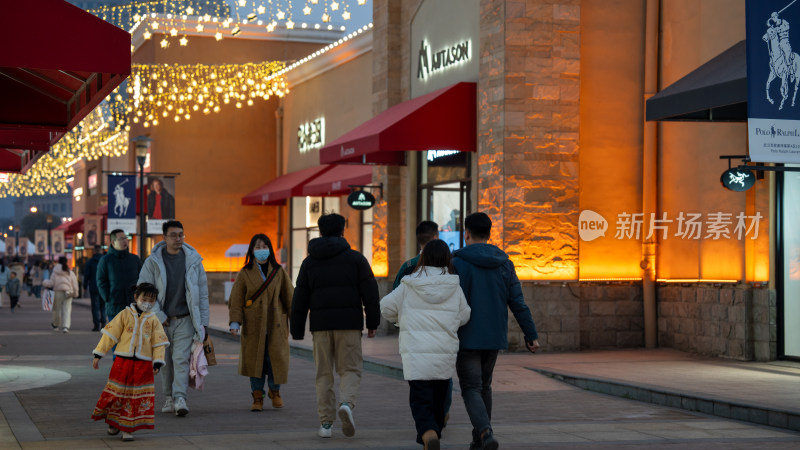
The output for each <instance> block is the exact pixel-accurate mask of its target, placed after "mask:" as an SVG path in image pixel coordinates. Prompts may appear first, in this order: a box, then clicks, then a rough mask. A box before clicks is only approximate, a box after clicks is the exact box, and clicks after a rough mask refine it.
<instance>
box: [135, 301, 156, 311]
mask: <svg viewBox="0 0 800 450" xmlns="http://www.w3.org/2000/svg"><path fill="white" fill-rule="evenodd" d="M136 306H138V307H139V309H141V310H142V312H147V311H150V310H151V309H153V304H152V303H150V302H136Z"/></svg>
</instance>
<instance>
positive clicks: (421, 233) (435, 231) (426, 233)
mask: <svg viewBox="0 0 800 450" xmlns="http://www.w3.org/2000/svg"><path fill="white" fill-rule="evenodd" d="M416 235H417V250H418V251H419V252H420V253H422V248H423V247H425V244H427V243H428V242H430V241H431V240H433V239H439V225H437V224H436V222H431V221H430V220H423V221H422V222H420V223H419V225H417V229H416ZM420 253H418V254H417V255H416V256H414V257H413V258H411V259H409V260H408V261H406V262H404V263H403V265H402V266H400V270H398V271H397V276H395V277H394V283H392V289H397V287H398V286H400V280H402V279H403V277H404V276H406V275H411V274H412V273H414V271H415V270H417V262H419V255H420Z"/></svg>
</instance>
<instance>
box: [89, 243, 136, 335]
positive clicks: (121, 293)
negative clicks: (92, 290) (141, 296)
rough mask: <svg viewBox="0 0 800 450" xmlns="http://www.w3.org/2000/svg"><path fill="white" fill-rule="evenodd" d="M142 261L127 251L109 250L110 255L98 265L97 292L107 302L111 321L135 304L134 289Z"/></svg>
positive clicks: (104, 257)
mask: <svg viewBox="0 0 800 450" xmlns="http://www.w3.org/2000/svg"><path fill="white" fill-rule="evenodd" d="M140 270H142V261H141V260H140V259H139V257H138V256H136V255H133V254H131V253H130V252H128V251H127V250H125V251H121V252H120V251H117V250H116V249H114V247H109V248H108V254H106V255H105V256H103V257H102V258H101V259H100V262H99V263H98V264H97V290H99V291H100V297H101V298H102V299H103V301H104V302H106V315H108V317H109V319H110V318H112V317H115V316H116V315H117V314H119V312H120V311H122V310H123V309H125V308H126V307H127V306H128V305H130V304H131V303H133V301H134V300H133V290H132V289H131V288H132V287H135V286H136V281H137V280H138V279H139V271H140Z"/></svg>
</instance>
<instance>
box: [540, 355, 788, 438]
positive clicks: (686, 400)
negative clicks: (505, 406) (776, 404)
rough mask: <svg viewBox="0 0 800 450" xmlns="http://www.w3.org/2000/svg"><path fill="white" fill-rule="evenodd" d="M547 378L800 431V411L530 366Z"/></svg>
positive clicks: (608, 392)
mask: <svg viewBox="0 0 800 450" xmlns="http://www.w3.org/2000/svg"><path fill="white" fill-rule="evenodd" d="M526 369H528V370H532V371H534V372H537V373H539V374H542V375H544V376H546V377H550V378H553V379H555V380H558V381H561V382H564V383H567V384H571V385H573V386H575V387H579V388H581V389H585V390H587V391H592V392H598V393H601V394H607V395H613V396H615V397H622V398H625V399H629V400H637V401H640V402H646V403H652V404H655V405H660V406H667V407H670V408H678V409H684V410H687V411H693V412H699V413H703V414H708V415H712V416H718V417H722V418H725V419H733V420H741V421H744V422H751V423H755V424H758V425H767V426H771V427H777V428H786V429H789V430H793V431H800V413H798V412H797V411H787V410H781V409H777V408H769V407H764V406H754V405H745V404H742V403H736V402H731V401H728V400H723V399H719V398H713V397H703V396H700V395H693V394H689V393H686V392H678V391H670V390H666V389H663V388H654V387H650V386H645V385H637V384H635V383H620V382H618V381H611V380H605V379H602V378H590V377H584V376H578V375H571V374H566V373H559V372H552V371H549V370H544V369H536V368H532V367H526Z"/></svg>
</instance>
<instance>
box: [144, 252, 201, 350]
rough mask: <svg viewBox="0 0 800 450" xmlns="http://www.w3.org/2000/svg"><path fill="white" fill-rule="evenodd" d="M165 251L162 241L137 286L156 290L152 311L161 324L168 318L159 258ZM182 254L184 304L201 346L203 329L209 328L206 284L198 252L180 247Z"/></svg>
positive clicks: (165, 273) (162, 272)
mask: <svg viewBox="0 0 800 450" xmlns="http://www.w3.org/2000/svg"><path fill="white" fill-rule="evenodd" d="M164 247H166V243H164V242H163V241H162V242H159V243H158V244H156V246H155V247H153V251H152V252H151V253H150V256H148V257H147V259H146V260H145V261H144V266H142V271H141V272H139V281H138V283H137V284H141V283H152V284H154V285H155V286H156V288H157V289H158V301H156V304H155V305H154V306H153V309H152V311H153V312H154V313H155V314H156V317H158V320H159V321H160V322H161V323H164V321H165V320H167V315H166V314H164V311H163V310H162V308H163V307H164V296H165V294H166V292H167V270H166V267H165V266H164V258H163V257H162V255H161V251H162V250H163V249H164ZM183 251H184V253H185V254H186V303H187V304H188V305H189V315H190V316H191V317H192V324H193V325H194V331H195V334H194V340H195V341H198V342H202V341H203V339H205V334H204V329H203V327H205V326H208V318H209V311H208V280H207V279H206V271H205V269H204V268H203V257H202V256H200V254H199V253H197V250H195V249H194V248H193V247H191V246H190V245H188V244H183Z"/></svg>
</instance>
